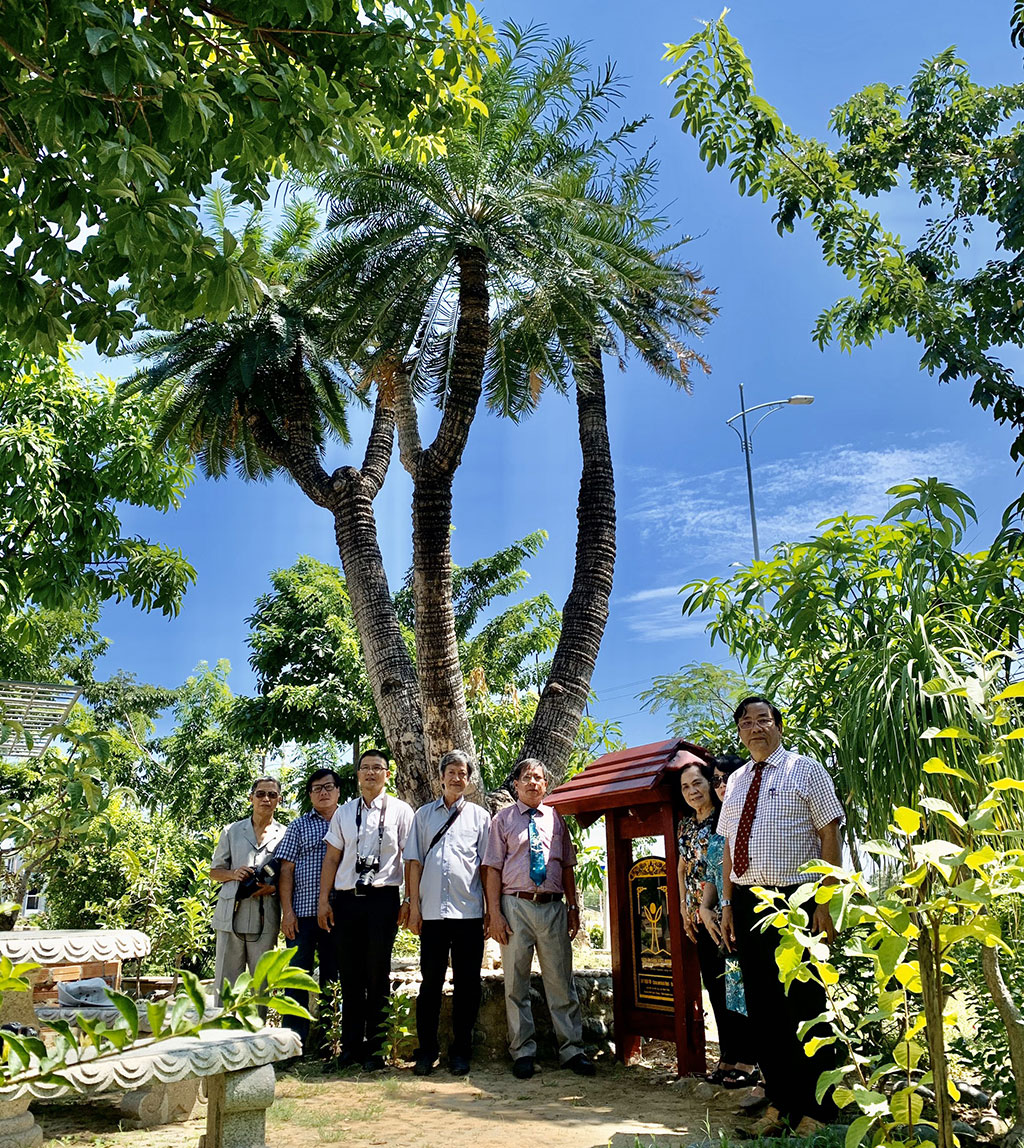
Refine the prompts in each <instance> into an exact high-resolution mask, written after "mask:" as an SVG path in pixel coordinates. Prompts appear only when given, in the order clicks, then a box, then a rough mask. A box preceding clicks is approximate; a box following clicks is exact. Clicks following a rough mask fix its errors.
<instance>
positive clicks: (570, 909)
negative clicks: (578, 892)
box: [565, 905, 580, 913]
mask: <svg viewBox="0 0 1024 1148" xmlns="http://www.w3.org/2000/svg"><path fill="white" fill-rule="evenodd" d="M565 908H566V911H567V912H569V913H578V912H579V911H580V907H579V905H566V906H565Z"/></svg>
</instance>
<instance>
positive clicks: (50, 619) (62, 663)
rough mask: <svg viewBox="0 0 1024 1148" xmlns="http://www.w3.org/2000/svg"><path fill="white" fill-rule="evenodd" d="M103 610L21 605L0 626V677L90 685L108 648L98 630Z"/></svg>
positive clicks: (25, 680)
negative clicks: (97, 665) (94, 668)
mask: <svg viewBox="0 0 1024 1148" xmlns="http://www.w3.org/2000/svg"><path fill="white" fill-rule="evenodd" d="M98 620H99V609H98V608H97V607H96V606H90V607H87V608H85V609H81V610H44V609H38V608H35V607H22V609H21V610H20V611H17V612H16V613H14V614H12V615H9V616H8V617H7V618H6V619H4V620H3V621H2V622H0V679H2V680H5V681H15V682H55V683H62V682H68V681H70V682H74V684H75V685H82V684H84V683H85V682H88V681H91V679H92V674H93V667H94V666H95V664H96V659H97V658H99V657H100V656H101V655H102V654H103V653H104V652H105V651H106V649H107V647H108V646H109V642H108V641H107V639H106V638H104V637H102V636H101V635H100V634H99V632H98V631H97V629H96V623H97V621H98Z"/></svg>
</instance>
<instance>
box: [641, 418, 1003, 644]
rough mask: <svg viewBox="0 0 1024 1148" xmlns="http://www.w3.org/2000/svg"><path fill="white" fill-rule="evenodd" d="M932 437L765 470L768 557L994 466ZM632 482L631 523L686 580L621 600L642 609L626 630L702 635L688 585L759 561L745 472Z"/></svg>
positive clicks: (760, 479) (657, 635)
mask: <svg viewBox="0 0 1024 1148" xmlns="http://www.w3.org/2000/svg"><path fill="white" fill-rule="evenodd" d="M922 439H923V436H922V435H919V434H917V435H913V436H911V435H908V436H906V438H904V439H901V441H900V444H899V445H893V446H891V447H889V448H881V449H876V450H862V449H859V448H857V447H855V446H852V445H849V444H843V445H839V446H836V447H833V448H831V449H830V450H826V451H807V452H805V453H804V454H801V455H798V456H796V457H795V458H792V459H788V460H786V461H785V462H777V463H765V464H762V465H758V467H757V469H756V470H755V472H754V494H755V498H756V507H757V526H758V535H759V539H760V543H761V553H762V555H766V554H767V553H768V552H769V551H770V550H771V547H772V546H774V545H775V544H776V543H778V542H780V541H795V540H799V539H801V538H805V537H809V536H810V535H811V534H813V533H814V532H815V530H816V528H817V526H818V524H819V523H820V522H822V521H823V520H824V519H827V518H834V517H836V516H837V515H840V514H843V513H846V512H849V513H851V514H871V515H876V516H880V515H882V514H884V513H885V511H886V510H887V509H888V508H889V506H890V505H891V503H892V499H891V498H890V497H889V496H888V495H887V494H886V493H885V492H886V490H887V489H888V488H889V487H891V486H895V485H896V484H897V483H901V482H906V481H908V480H909V479H911V478H915V477H924V476H927V475H938V476H939V477H940V478H941V479H942V480H943V481H944V482H949V483H952V484H953V485H954V486H959V487H961V488H964V487H966V486H967V485H969V483H970V482H971V480H973V479H975V478H977V477H978V476H979V475H980V474H983V473H984V472H985V471H986V470H987V469H989V468H990V466H991V464H990V463H989V461H988V460H986V459H985V458H981V457H979V456H978V454H977V452H973V451H971V450H970V449H969V448H968V446H967V445H966V444H965V443H962V442H948V441H947V442H932V443H928V442H927V441H922ZM908 444H909V445H908ZM630 478H631V479H632V481H633V484H634V489H636V490H637V494H636V495H635V497H634V498H633V500H632V506H631V507H630V508H628V509H627V510H626V513H625V517H626V518H627V519H628V520H630V521H631V522H632V523H633V524H634V528H635V529H636V530H638V531H639V534H640V537H641V539H643V540H646V541H648V542H649V543H650V544H651V546H652V549H653V550H656V551H660V552H661V553H662V554H663V555H664V556H665V557H666V559H670V561H671V568H670V569H667V570H665V571H662V572H661V578H662V579H663V580H664V577H665V574H666V573H667V574H668V576H669V577H673V576H674V575H675V573H676V571H679V581H678V582H676V583H673V584H672V585H664V584H662V585H656V586H653V587H650V588H647V589H641V590H637V591H633V592H632V593H630V594H628V595H626V596H624V597H623V598H621V599H619V602H620V603H621V604H623V605H627V606H632V607H633V609H632V610H631V611H630V612H629V613H628V614H627V616H626V619H625V621H626V624H627V625H628V627H629V629H630V631H631V632H632V633H633V634H634V635H635V636H636V638H637V639H638V640H640V641H644V642H657V641H666V640H670V639H673V640H678V639H680V638H687V637H695V636H697V635H700V634H702V633H703V631H704V626H705V624H706V622H707V621H708V619H707V618H706V617H685V618H684V617H683V615H682V612H681V605H682V603H681V601H679V600H678V597H677V596H678V591H679V587H680V586H681V585H682V583H683V582H685V581H687V579H688V578H691V577H693V576H695V575H697V574H699V573H702V572H703V571H704V570H706V569H707V568H708V567H709V566H711V567H717V568H718V571H719V573H721V574H724V573H725V572H726V571H727V568H728V565H729V564H730V563H733V562H737V561H741V562H747V561H749V559H750V557H751V547H750V514H749V509H748V506H747V499H746V493H747V491H746V481H745V477H744V473H743V468H742V466H736V467H729V468H727V469H723V470H718V471H713V472H711V473H710V474H702V475H694V474H686V475H681V476H679V475H674V474H673V473H672V472H671V471H663V472H661V473H658V474H653V473H650V472H647V473H634V474H632V475H630ZM681 564H684V566H685V568H684V569H681ZM652 573H654V571H652Z"/></svg>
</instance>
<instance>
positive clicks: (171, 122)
mask: <svg viewBox="0 0 1024 1148" xmlns="http://www.w3.org/2000/svg"><path fill="white" fill-rule="evenodd" d="M492 39H493V35H492V33H491V30H490V28H489V27H487V26H486V25H484V24H483V23H482V22H481V21H480V19H479V17H478V16H477V14H476V13H475V11H474V10H473V8H472V6H463V5H462V4H460V3H457V2H451V0H437V2H435V0H431V2H430V3H427V2H425V0H387V3H385V2H384V0H364V2H362V3H356V4H346V3H335V2H334V0H309V3H301V4H295V3H292V2H291V0H223V2H221V3H217V4H211V3H206V2H204V0H200V2H198V3H195V2H189V0H161V2H159V3H155V4H146V5H141V6H140V5H136V4H132V3H128V2H126V0H91V2H90V3H88V4H83V3H79V2H78V0H48V3H46V4H40V3H38V0H5V3H4V5H3V29H2V31H0V108H2V111H0V161H2V165H3V169H4V172H5V178H4V180H3V181H2V182H0V311H2V313H3V315H4V325H5V327H6V329H7V330H8V331H9V332H10V333H11V335H12V336H13V337H14V338H15V339H16V341H17V342H18V343H19V344H20V345H22V346H24V347H29V348H32V349H34V350H37V351H45V352H48V353H55V352H56V349H57V347H58V346H59V345H60V344H61V343H63V342H64V341H65V340H66V339H67V338H68V337H69V336H71V335H74V336H75V337H76V338H78V339H79V340H81V341H83V342H89V343H91V342H93V341H95V342H96V343H97V344H98V346H99V347H100V349H101V350H104V351H107V352H108V353H114V352H115V351H116V350H117V348H118V345H119V342H120V340H121V339H122V338H123V337H125V336H129V335H131V333H132V331H133V330H134V328H135V324H136V321H137V316H142V317H144V318H146V319H147V320H148V321H149V323H150V324H151V325H152V326H156V327H176V326H177V325H178V324H179V323H180V322H181V321H182V320H183V319H188V318H192V317H195V316H198V315H205V316H208V317H210V318H218V319H226V318H227V317H228V315H229V314H230V313H231V312H232V311H233V310H235V309H238V308H242V307H246V306H253V305H255V304H256V303H258V301H259V300H260V298H261V297H262V294H263V284H262V282H261V280H260V277H259V273H258V262H259V252H258V251H257V250H256V249H253V248H248V247H247V246H246V245H245V244H244V243H243V244H239V243H237V242H235V241H234V239H233V238H232V241H231V242H229V243H228V244H227V245H224V244H218V243H216V242H215V241H214V238H213V237H211V236H210V235H208V234H207V233H205V232H204V230H203V227H202V223H201V221H200V219H199V217H198V214H197V212H196V206H197V204H198V203H199V201H200V199H201V198H202V196H203V195H204V194H205V193H206V190H207V188H208V187H209V185H210V183H211V181H212V180H213V177H214V176H215V175H216V176H218V178H221V179H223V180H224V181H225V183H226V184H227V186H228V188H229V190H230V193H231V195H232V197H233V198H234V199H235V200H236V201H238V202H243V201H244V202H248V203H250V204H253V205H258V204H260V203H262V202H263V201H264V200H266V198H267V194H268V185H269V183H270V180H271V179H272V178H279V177H280V176H281V175H282V174H284V172H285V171H287V170H289V169H294V168H298V169H300V170H301V169H304V170H316V169H317V168H318V167H319V166H321V165H322V164H323V163H325V162H326V161H327V160H328V158H329V157H330V156H332V155H334V154H335V153H337V152H343V153H354V152H355V153H357V152H359V151H360V150H362V148H363V147H364V146H365V145H366V142H367V139H368V138H382V139H388V140H389V141H391V142H392V143H393V145H394V146H399V147H401V146H406V145H408V146H412V147H414V148H416V149H417V150H424V151H429V150H431V149H432V148H436V147H443V143H442V141H441V138H440V136H439V135H438V133H441V132H443V130H444V129H445V128H446V127H448V126H449V125H450V124H451V123H452V122H457V121H459V120H460V119H463V118H464V117H465V115H466V114H467V112H468V111H470V110H472V109H473V108H476V107H478V106H479V101H478V100H477V98H476V95H475V92H476V83H477V80H478V78H479V68H480V62H481V60H482V59H483V57H484V54H485V53H491V51H492V49H491V47H490V44H491V41H492Z"/></svg>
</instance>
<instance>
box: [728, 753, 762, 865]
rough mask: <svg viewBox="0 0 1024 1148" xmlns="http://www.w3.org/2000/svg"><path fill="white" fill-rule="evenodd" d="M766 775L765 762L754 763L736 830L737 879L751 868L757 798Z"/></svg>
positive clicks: (733, 863)
mask: <svg viewBox="0 0 1024 1148" xmlns="http://www.w3.org/2000/svg"><path fill="white" fill-rule="evenodd" d="M763 774H764V762H763V761H755V762H754V777H753V780H752V781H751V783H750V788H749V789H748V790H747V796H746V797H745V798H744V799H743V812H742V813H741V814H740V823H739V826H738V827H737V829H736V851H735V853H734V855H733V859H732V871H733V872H734V873H735V874H736V876H737V877H742V876H743V874H744V873H746V871H747V870H748V869H749V868H750V831H751V829H753V827H754V817H755V815H756V814H757V798H758V795H759V794H760V792H761V777H762V775H763Z"/></svg>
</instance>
